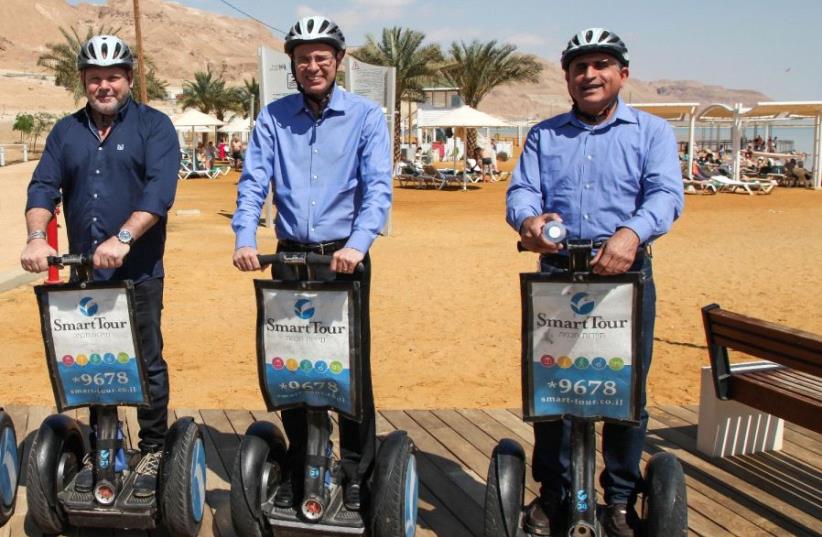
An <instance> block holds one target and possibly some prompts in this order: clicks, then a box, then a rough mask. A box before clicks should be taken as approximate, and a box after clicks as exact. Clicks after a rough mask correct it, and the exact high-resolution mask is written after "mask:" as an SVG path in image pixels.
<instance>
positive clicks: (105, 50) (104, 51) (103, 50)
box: [100, 43, 108, 58]
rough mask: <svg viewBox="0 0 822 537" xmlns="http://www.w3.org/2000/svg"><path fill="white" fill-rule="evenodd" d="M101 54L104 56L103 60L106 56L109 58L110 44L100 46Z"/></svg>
mask: <svg viewBox="0 0 822 537" xmlns="http://www.w3.org/2000/svg"><path fill="white" fill-rule="evenodd" d="M100 54H102V55H103V58H105V57H106V56H108V43H103V44H102V45H101V46H100Z"/></svg>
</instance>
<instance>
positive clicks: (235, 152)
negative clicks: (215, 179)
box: [194, 134, 245, 171]
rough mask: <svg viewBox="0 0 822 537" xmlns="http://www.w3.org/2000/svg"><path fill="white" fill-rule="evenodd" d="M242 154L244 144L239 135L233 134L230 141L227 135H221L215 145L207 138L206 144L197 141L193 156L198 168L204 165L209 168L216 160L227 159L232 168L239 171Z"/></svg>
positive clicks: (241, 166) (241, 164)
mask: <svg viewBox="0 0 822 537" xmlns="http://www.w3.org/2000/svg"><path fill="white" fill-rule="evenodd" d="M244 155H245V146H244V144H243V142H242V140H240V138H239V136H237V135H236V134H235V135H234V136H233V137H232V138H231V142H230V143H229V142H228V137H227V136H221V137H220V138H219V140H218V141H217V145H216V146H215V145H214V142H213V141H212V140H209V141H208V144H206V145H203V142H200V143H198V144H197V152H196V154H195V156H194V158H195V163H196V164H197V167H198V168H199V167H204V168H205V169H207V170H210V169H211V168H213V167H214V163H215V162H216V161H217V160H222V161H226V160H227V161H229V162H230V163H231V167H232V168H233V169H234V170H236V171H240V170H242V168H243V158H244Z"/></svg>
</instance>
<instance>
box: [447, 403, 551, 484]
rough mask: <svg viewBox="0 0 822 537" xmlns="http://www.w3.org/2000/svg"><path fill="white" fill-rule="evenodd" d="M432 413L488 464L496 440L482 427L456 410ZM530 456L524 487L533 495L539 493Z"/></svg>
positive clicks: (526, 458)
mask: <svg viewBox="0 0 822 537" xmlns="http://www.w3.org/2000/svg"><path fill="white" fill-rule="evenodd" d="M434 414H435V415H436V416H437V417H438V418H440V419H441V420H442V421H443V422H445V423H446V424H447V425H448V426H449V427H451V428H452V429H454V430H455V431H457V432H458V433H459V434H460V435H461V436H462V437H463V438H465V440H466V441H468V442H469V443H470V444H471V445H473V446H474V447H476V448H477V449H478V450H479V451H481V452H482V453H484V454H485V455H486V458H487V459H488V462H487V463H486V468H487V467H488V465H490V463H491V461H490V457H491V453H492V452H493V451H494V448H495V447H497V442H498V441H497V440H495V439H494V437H493V436H490V435H489V434H488V433H487V432H485V431H484V430H483V429H480V428H479V427H477V426H476V425H474V424H473V423H471V422H470V421H469V420H468V419H466V417H465V416H463V415H462V414H460V413H458V412H457V411H456V410H437V411H434ZM530 460H531V458H530V456H529V454H528V453H526V455H525V488H526V489H528V490H529V491H531V492H532V493H533V494H534V495H535V496H538V495H539V489H540V485H539V483H537V482H536V481H534V477H533V475H532V473H531V463H530Z"/></svg>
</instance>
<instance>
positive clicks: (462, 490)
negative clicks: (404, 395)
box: [381, 410, 485, 535]
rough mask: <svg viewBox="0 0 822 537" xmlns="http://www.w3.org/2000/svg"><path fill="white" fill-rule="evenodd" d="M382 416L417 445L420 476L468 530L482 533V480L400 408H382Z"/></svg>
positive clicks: (483, 501)
mask: <svg viewBox="0 0 822 537" xmlns="http://www.w3.org/2000/svg"><path fill="white" fill-rule="evenodd" d="M381 414H382V415H383V417H385V419H386V420H387V421H388V422H390V423H391V425H392V426H394V427H396V428H397V429H402V430H404V431H406V432H407V433H408V435H409V436H410V437H411V438H412V439H413V440H414V444H415V445H416V446H417V465H418V468H419V474H420V480H421V482H422V483H424V484H425V485H426V487H427V488H428V490H429V491H430V492H431V494H432V496H434V497H436V498H438V499H439V500H440V501H441V502H442V504H443V505H444V506H445V508H446V509H447V510H449V511H450V512H451V513H452V514H453V516H454V517H456V518H458V519H459V520H460V521H461V522H462V524H463V525H465V526H466V527H467V528H468V530H469V531H470V533H471V534H473V535H482V523H483V522H482V521H483V517H484V514H483V505H484V503H485V485H484V480H483V479H482V478H481V477H479V475H477V474H476V473H475V472H473V471H471V470H470V469H468V468H466V467H464V466H463V465H461V464H460V463H459V461H456V460H454V458H453V456H452V455H451V453H450V452H449V451H448V450H447V449H446V448H445V446H443V445H442V444H441V443H440V442H439V440H438V439H437V438H436V437H435V436H433V435H431V434H430V433H429V432H428V431H426V430H425V429H424V428H422V427H421V426H420V425H419V424H418V423H417V422H416V421H414V420H413V419H412V418H411V417H410V416H409V415H408V414H407V413H405V412H403V411H400V410H392V411H383V412H381Z"/></svg>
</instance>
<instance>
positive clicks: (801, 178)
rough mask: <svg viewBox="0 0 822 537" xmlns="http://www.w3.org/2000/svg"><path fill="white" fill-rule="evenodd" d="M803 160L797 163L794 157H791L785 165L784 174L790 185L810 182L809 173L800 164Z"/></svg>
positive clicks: (804, 184)
mask: <svg viewBox="0 0 822 537" xmlns="http://www.w3.org/2000/svg"><path fill="white" fill-rule="evenodd" d="M803 164H804V163H803V162H799V163H797V161H796V159H795V158H792V159H791V160H789V161H788V163H787V164H786V165H785V175H786V176H787V177H788V179H789V180H790V184H791V186H806V185H809V184H810V180H811V174H810V172H809V171H808V170H806V169H805V168H804V167H803V166H802V165H803Z"/></svg>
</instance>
